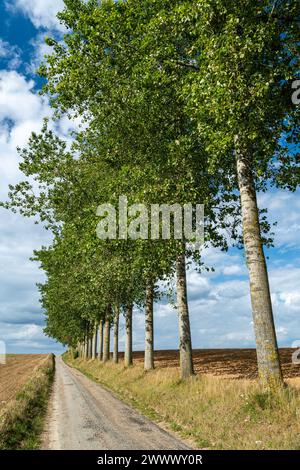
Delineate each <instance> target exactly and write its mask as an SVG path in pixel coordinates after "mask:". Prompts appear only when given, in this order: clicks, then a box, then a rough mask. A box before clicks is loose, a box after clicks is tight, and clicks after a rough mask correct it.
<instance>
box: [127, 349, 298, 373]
mask: <svg viewBox="0 0 300 470" xmlns="http://www.w3.org/2000/svg"><path fill="white" fill-rule="evenodd" d="M294 351H295V349H292V348H281V349H280V359H281V364H282V369H283V374H284V378H285V379H288V378H293V377H300V364H293V363H292V354H293V352H294ZM123 356H124V355H123V353H120V359H121V360H122V359H123ZM193 358H194V367H195V372H196V373H202V374H203V373H204V374H212V375H217V376H224V377H225V376H226V377H230V378H233V379H242V378H243V379H256V378H257V359H256V351H255V349H194V350H193ZM133 359H134V362H135V363H137V364H139V363H143V360H144V353H143V352H142V351H141V352H134V353H133ZM155 363H156V366H157V367H159V368H165V367H178V368H179V352H178V351H177V350H165V351H156V352H155Z"/></svg>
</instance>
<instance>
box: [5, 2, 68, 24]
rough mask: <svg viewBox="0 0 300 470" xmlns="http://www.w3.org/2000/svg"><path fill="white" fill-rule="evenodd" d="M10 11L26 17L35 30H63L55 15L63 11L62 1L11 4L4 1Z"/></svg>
mask: <svg viewBox="0 0 300 470" xmlns="http://www.w3.org/2000/svg"><path fill="white" fill-rule="evenodd" d="M6 8H7V9H8V10H10V11H13V12H14V11H20V12H22V13H23V14H24V15H26V16H27V17H28V18H29V19H30V21H31V22H32V23H33V25H34V26H35V27H36V28H46V29H56V30H60V31H62V30H63V27H62V25H61V24H60V23H59V21H58V19H57V18H56V15H57V13H58V12H59V11H61V10H63V8H64V2H63V0H15V2H14V3H13V4H11V2H9V1H6Z"/></svg>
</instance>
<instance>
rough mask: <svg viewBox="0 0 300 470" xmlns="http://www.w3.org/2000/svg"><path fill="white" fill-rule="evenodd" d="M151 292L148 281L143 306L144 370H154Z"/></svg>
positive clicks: (151, 285)
mask: <svg viewBox="0 0 300 470" xmlns="http://www.w3.org/2000/svg"><path fill="white" fill-rule="evenodd" d="M153 291H154V289H153V283H152V282H151V281H149V282H148V284H147V287H146V305H145V358H144V369H145V370H151V369H154V341H153V338H154V331H153V297H154V295H153Z"/></svg>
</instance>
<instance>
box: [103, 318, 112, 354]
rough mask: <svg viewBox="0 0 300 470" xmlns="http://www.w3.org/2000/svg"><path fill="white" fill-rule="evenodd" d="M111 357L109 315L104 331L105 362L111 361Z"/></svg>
mask: <svg viewBox="0 0 300 470" xmlns="http://www.w3.org/2000/svg"><path fill="white" fill-rule="evenodd" d="M109 358H110V319H109V317H107V318H106V319H105V324H104V333H103V359H102V361H103V362H107V361H109Z"/></svg>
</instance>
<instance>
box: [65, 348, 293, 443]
mask: <svg viewBox="0 0 300 470" xmlns="http://www.w3.org/2000/svg"><path fill="white" fill-rule="evenodd" d="M64 360H65V362H67V363H68V364H69V365H70V366H72V367H75V368H77V369H78V370H80V371H81V372H83V373H84V374H85V375H87V376H88V377H89V378H91V379H93V380H94V381H97V382H99V383H101V384H102V385H104V386H105V387H107V388H109V389H110V390H112V391H113V392H114V393H115V394H116V395H117V396H118V397H119V398H121V399H122V400H124V401H125V402H127V403H129V404H130V405H132V406H133V407H134V408H136V409H138V410H139V411H141V412H142V413H143V414H144V415H146V416H148V417H149V418H150V419H152V420H153V421H156V422H161V423H163V424H165V425H167V427H168V428H169V429H171V430H174V431H176V432H178V433H179V434H180V435H181V436H182V437H183V438H189V439H190V440H192V441H193V442H194V443H195V445H196V447H197V448H201V449H204V448H206V449H256V450H258V449H298V450H299V449H300V382H299V379H293V381H292V382H291V383H290V386H289V387H288V388H287V389H285V390H282V391H281V392H278V393H276V394H272V395H270V394H269V393H263V392H262V391H261V390H260V388H259V385H258V383H257V382H256V381H250V380H233V379H228V378H222V377H215V376H212V375H202V376H199V375H198V376H195V377H193V378H191V379H189V380H187V381H185V382H182V381H181V380H179V378H178V370H177V369H176V368H171V367H170V368H161V369H159V368H158V369H155V370H154V371H150V372H144V370H143V367H142V365H135V366H133V367H130V368H128V369H125V368H124V367H123V365H121V364H118V365H115V364H112V363H107V364H101V363H99V361H97V360H89V361H84V360H83V359H79V358H77V359H73V358H72V357H71V355H70V354H65V355H64Z"/></svg>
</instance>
